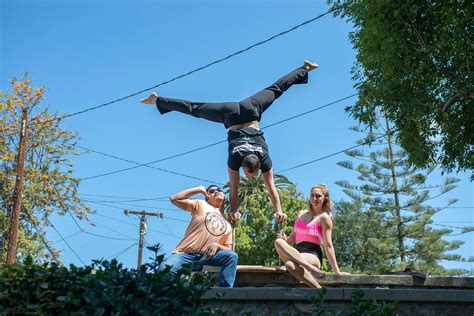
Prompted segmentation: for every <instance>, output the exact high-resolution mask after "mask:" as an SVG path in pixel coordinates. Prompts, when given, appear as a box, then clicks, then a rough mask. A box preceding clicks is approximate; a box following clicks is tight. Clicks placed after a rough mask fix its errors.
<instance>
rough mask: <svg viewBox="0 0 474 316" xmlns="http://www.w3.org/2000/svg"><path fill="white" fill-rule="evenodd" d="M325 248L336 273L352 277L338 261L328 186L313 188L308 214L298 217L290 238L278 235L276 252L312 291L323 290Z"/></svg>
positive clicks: (304, 213) (305, 211) (290, 270)
mask: <svg viewBox="0 0 474 316" xmlns="http://www.w3.org/2000/svg"><path fill="white" fill-rule="evenodd" d="M292 244H294V245H295V247H294V248H293V247H292V246H291V245H292ZM321 245H323V246H324V253H325V254H326V257H327V259H328V261H329V263H330V264H331V267H332V270H333V271H334V273H335V274H349V273H346V272H341V271H340V270H339V266H338V265H337V261H336V253H335V251H334V247H333V244H332V203H331V199H330V198H329V191H328V189H327V187H326V185H324V184H316V185H314V186H313V187H312V188H311V196H310V198H309V203H308V210H304V211H301V212H299V213H298V217H297V218H296V220H295V225H294V227H293V231H292V233H291V235H290V236H289V237H288V238H287V237H286V236H285V234H283V233H279V234H278V236H277V239H276V240H275V248H276V251H277V252H278V255H279V256H280V258H281V260H282V261H283V263H284V264H285V267H286V269H287V271H288V272H289V273H291V274H292V275H293V276H294V277H296V278H297V279H298V280H300V281H303V282H304V283H306V284H307V285H309V286H310V287H315V288H320V287H321V286H320V285H319V283H318V281H317V279H321V278H323V277H324V273H323V272H322V271H321V270H320V268H321V265H322V263H323V252H322V250H321Z"/></svg>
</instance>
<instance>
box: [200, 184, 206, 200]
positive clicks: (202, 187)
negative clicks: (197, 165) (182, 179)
mask: <svg viewBox="0 0 474 316" xmlns="http://www.w3.org/2000/svg"><path fill="white" fill-rule="evenodd" d="M198 188H199V193H201V194H202V195H204V198H206V199H208V198H209V194H207V191H206V188H205V187H204V186H202V185H201V186H199V187H198Z"/></svg>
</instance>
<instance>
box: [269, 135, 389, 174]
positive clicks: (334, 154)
mask: <svg viewBox="0 0 474 316" xmlns="http://www.w3.org/2000/svg"><path fill="white" fill-rule="evenodd" d="M385 136H387V134H385V135H382V136H379V137H375V138H372V139H369V140H367V141H365V142H364V143H361V144H358V145H355V146H352V147H349V148H346V149H343V150H340V151H337V152H335V153H332V154H329V155H326V156H323V157H321V158H317V159H314V160H311V161H308V162H305V163H302V164H299V165H296V166H294V167H290V168H287V169H283V170H279V171H276V172H277V173H283V172H286V171H290V170H293V169H296V168H300V167H303V166H306V165H309V164H312V163H314V162H317V161H320V160H323V159H326V158H329V157H332V156H336V155H338V154H342V153H343V152H345V151H347V150H351V149H354V148H357V147H361V146H364V145H367V144H368V143H371V142H373V141H374V140H377V139H379V138H382V137H385Z"/></svg>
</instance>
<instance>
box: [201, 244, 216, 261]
mask: <svg viewBox="0 0 474 316" xmlns="http://www.w3.org/2000/svg"><path fill="white" fill-rule="evenodd" d="M217 250H219V244H218V243H217V242H213V243H210V244H209V245H207V246H206V248H204V251H203V254H204V255H205V256H206V259H211V258H212V257H214V255H215V254H216V252H217Z"/></svg>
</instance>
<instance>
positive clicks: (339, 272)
mask: <svg viewBox="0 0 474 316" xmlns="http://www.w3.org/2000/svg"><path fill="white" fill-rule="evenodd" d="M335 274H336V275H351V274H350V273H349V272H342V271H338V272H336V273H335Z"/></svg>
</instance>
